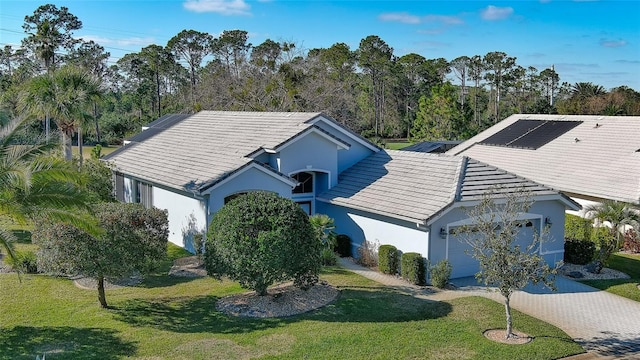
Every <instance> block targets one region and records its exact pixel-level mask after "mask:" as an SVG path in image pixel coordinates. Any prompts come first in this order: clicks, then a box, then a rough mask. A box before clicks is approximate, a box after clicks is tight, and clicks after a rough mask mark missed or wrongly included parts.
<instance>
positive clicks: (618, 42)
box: [600, 39, 627, 48]
mask: <svg viewBox="0 0 640 360" xmlns="http://www.w3.org/2000/svg"><path fill="white" fill-rule="evenodd" d="M600 45H602V46H604V47H610V48H616V47H621V46H626V45H627V42H626V41H624V40H607V39H601V40H600Z"/></svg>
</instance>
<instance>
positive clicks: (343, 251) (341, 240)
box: [335, 234, 351, 257]
mask: <svg viewBox="0 0 640 360" xmlns="http://www.w3.org/2000/svg"><path fill="white" fill-rule="evenodd" d="M335 251H336V252H337V253H338V255H340V256H341V257H350V256H351V238H350V237H349V235H345V234H340V235H338V236H336V248H335Z"/></svg>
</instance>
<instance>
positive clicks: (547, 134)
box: [479, 119, 582, 150]
mask: <svg viewBox="0 0 640 360" xmlns="http://www.w3.org/2000/svg"><path fill="white" fill-rule="evenodd" d="M581 123H582V121H558V120H529V119H520V120H518V121H516V122H514V123H513V124H511V125H509V126H508V127H506V128H504V129H502V130H500V131H498V132H497V133H495V134H493V135H491V136H490V137H488V138H486V139H484V140H483V141H481V142H479V144H482V145H495V146H504V147H511V148H522V149H531V150H535V149H537V148H539V147H542V146H543V145H545V144H547V143H549V142H550V141H552V140H554V139H556V138H557V137H558V136H560V135H562V134H564V133H566V132H567V131H569V130H571V129H573V128H574V127H576V126H578V125H579V124H581Z"/></svg>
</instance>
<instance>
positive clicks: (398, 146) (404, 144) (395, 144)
mask: <svg viewBox="0 0 640 360" xmlns="http://www.w3.org/2000/svg"><path fill="white" fill-rule="evenodd" d="M409 145H413V144H412V143H410V142H388V143H386V144H385V146H386V148H387V149H391V150H400V149H402V148H405V147H407V146H409Z"/></svg>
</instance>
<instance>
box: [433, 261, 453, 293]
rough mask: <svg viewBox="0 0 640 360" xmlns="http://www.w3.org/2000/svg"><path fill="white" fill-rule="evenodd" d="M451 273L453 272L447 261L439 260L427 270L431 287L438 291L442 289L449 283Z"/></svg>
mask: <svg viewBox="0 0 640 360" xmlns="http://www.w3.org/2000/svg"><path fill="white" fill-rule="evenodd" d="M451 271H453V267H452V266H451V263H449V260H447V259H444V260H441V261H439V262H438V263H437V264H435V265H434V266H431V267H430V268H429V272H430V273H431V285H433V286H435V287H437V288H439V289H443V288H444V287H445V286H446V285H447V283H448V282H449V278H450V277H451Z"/></svg>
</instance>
